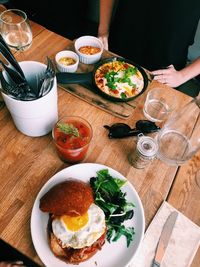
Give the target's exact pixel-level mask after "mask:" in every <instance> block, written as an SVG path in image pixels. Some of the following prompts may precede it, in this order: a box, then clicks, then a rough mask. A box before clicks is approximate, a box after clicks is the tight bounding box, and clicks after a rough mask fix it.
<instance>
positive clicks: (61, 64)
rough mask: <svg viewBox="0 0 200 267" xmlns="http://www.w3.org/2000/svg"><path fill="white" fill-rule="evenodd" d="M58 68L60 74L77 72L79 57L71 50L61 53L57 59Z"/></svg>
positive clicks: (57, 55)
mask: <svg viewBox="0 0 200 267" xmlns="http://www.w3.org/2000/svg"><path fill="white" fill-rule="evenodd" d="M55 60H56V65H57V68H58V70H59V71H60V72H76V70H77V68H78V64H79V57H78V55H77V54H76V53H74V52H73V51H70V50H64V51H60V52H59V53H57V54H56V57H55Z"/></svg>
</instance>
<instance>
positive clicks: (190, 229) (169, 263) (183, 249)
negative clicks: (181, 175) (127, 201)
mask: <svg viewBox="0 0 200 267" xmlns="http://www.w3.org/2000/svg"><path fill="white" fill-rule="evenodd" d="M175 210H176V209H175V208H174V207H172V206H171V205H170V204H169V203H167V202H166V201H164V202H163V204H162V205H161V207H160V209H159V210H158V212H157V214H156V215H155V217H154V219H153V221H152V222H151V224H150V225H149V227H148V229H147V231H146V233H145V236H144V239H143V241H142V244H141V247H140V249H139V251H138V253H137V254H136V255H135V257H134V259H133V261H132V262H131V264H129V266H128V267H151V265H152V262H153V259H154V256H155V251H156V247H157V243H158V240H159V237H160V234H161V231H162V228H163V226H164V223H165V221H166V220H167V218H168V216H169V215H170V213H171V212H172V211H175ZM176 211H177V210H176ZM199 245H200V227H199V226H197V225H196V224H194V223H193V222H192V221H191V220H189V219H188V218H187V217H186V216H184V215H183V214H182V213H180V212H179V214H178V217H177V220H176V223H175V226H174V229H173V232H172V235H171V238H170V241H169V244H168V247H167V249H166V251H165V255H164V257H163V260H162V264H161V267H189V266H190V265H191V263H192V260H193V258H194V256H195V254H196V252H197V249H198V247H199Z"/></svg>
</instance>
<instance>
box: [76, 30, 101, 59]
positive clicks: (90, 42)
mask: <svg viewBox="0 0 200 267" xmlns="http://www.w3.org/2000/svg"><path fill="white" fill-rule="evenodd" d="M74 46H75V51H76V53H77V54H78V55H79V59H80V62H82V63H84V64H94V63H96V62H98V61H99V60H100V59H101V55H102V53H103V43H102V42H101V41H100V40H99V39H98V38H97V37H94V36H89V35H88V36H82V37H80V38H78V39H77V40H76V41H75V44H74Z"/></svg>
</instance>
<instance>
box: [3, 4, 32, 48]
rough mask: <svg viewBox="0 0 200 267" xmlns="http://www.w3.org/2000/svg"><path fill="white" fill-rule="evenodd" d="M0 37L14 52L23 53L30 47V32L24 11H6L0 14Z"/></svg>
mask: <svg viewBox="0 0 200 267" xmlns="http://www.w3.org/2000/svg"><path fill="white" fill-rule="evenodd" d="M0 23H1V35H2V37H3V38H4V40H5V42H6V43H7V45H8V46H9V47H10V48H11V49H14V50H17V51H20V52H21V51H24V50H26V49H28V48H29V47H30V46H31V43H32V39H33V37H32V31H31V27H30V24H29V21H28V18H27V15H26V13H25V12H24V11H22V10H19V9H7V10H5V11H3V12H2V13H1V14H0Z"/></svg>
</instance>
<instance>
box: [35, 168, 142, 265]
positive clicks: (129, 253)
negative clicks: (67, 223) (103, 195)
mask: <svg viewBox="0 0 200 267" xmlns="http://www.w3.org/2000/svg"><path fill="white" fill-rule="evenodd" d="M101 169H108V170H109V173H110V174H111V175H112V176H113V177H117V178H120V179H125V180H126V178H125V177H124V176H123V175H122V174H120V173H119V172H117V171H115V170H113V169H111V168H110V167H107V166H105V165H100V164H94V163H81V164H77V165H73V166H71V167H68V168H66V169H63V170H62V171H60V172H58V173H57V174H55V175H54V176H53V177H52V178H51V179H50V180H49V181H48V182H47V183H46V184H45V185H44V186H43V187H42V189H41V190H40V192H39V193H38V195H37V197H36V200H35V203H34V206H33V209H32V214H31V235H32V240H33V244H34V247H35V249H36V251H37V254H38V256H39V257H40V259H41V260H42V262H43V263H44V264H45V266H47V267H66V266H68V267H74V265H71V264H66V263H65V262H63V261H61V260H59V259H58V258H56V257H55V256H54V255H53V253H52V252H51V249H50V247H49V244H48V240H47V222H48V214H47V213H44V212H42V211H40V209H39V202H40V199H41V197H42V196H43V195H44V194H45V193H46V192H47V191H48V190H49V189H50V188H51V187H53V186H54V185H55V184H58V183H60V182H62V181H64V180H66V179H68V178H70V177H72V178H77V179H81V180H82V181H84V182H89V179H90V178H91V177H94V176H96V172H97V171H99V170H101ZM122 191H124V192H126V193H127V200H128V201H131V202H133V203H134V204H135V208H134V216H133V218H132V219H131V220H128V221H127V224H126V226H133V227H134V228H135V236H134V241H132V242H131V244H130V246H129V247H128V248H127V246H126V239H125V237H121V238H120V239H119V240H118V241H117V242H112V243H108V242H107V241H106V243H105V244H104V246H103V247H102V249H101V250H100V251H98V252H97V253H96V254H95V255H94V256H93V257H92V258H91V259H90V260H88V261H86V262H83V263H80V264H79V266H80V267H96V266H98V267H123V266H126V265H127V264H128V263H130V261H131V259H132V258H133V256H134V255H135V254H136V251H137V250H138V248H139V245H140V243H141V241H142V238H143V234H144V225H145V222H144V211H143V207H142V203H141V200H140V198H139V196H138V194H137V192H136V190H135V189H134V187H133V186H132V185H131V183H130V182H127V183H126V184H125V185H124V187H123V188H122Z"/></svg>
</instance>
